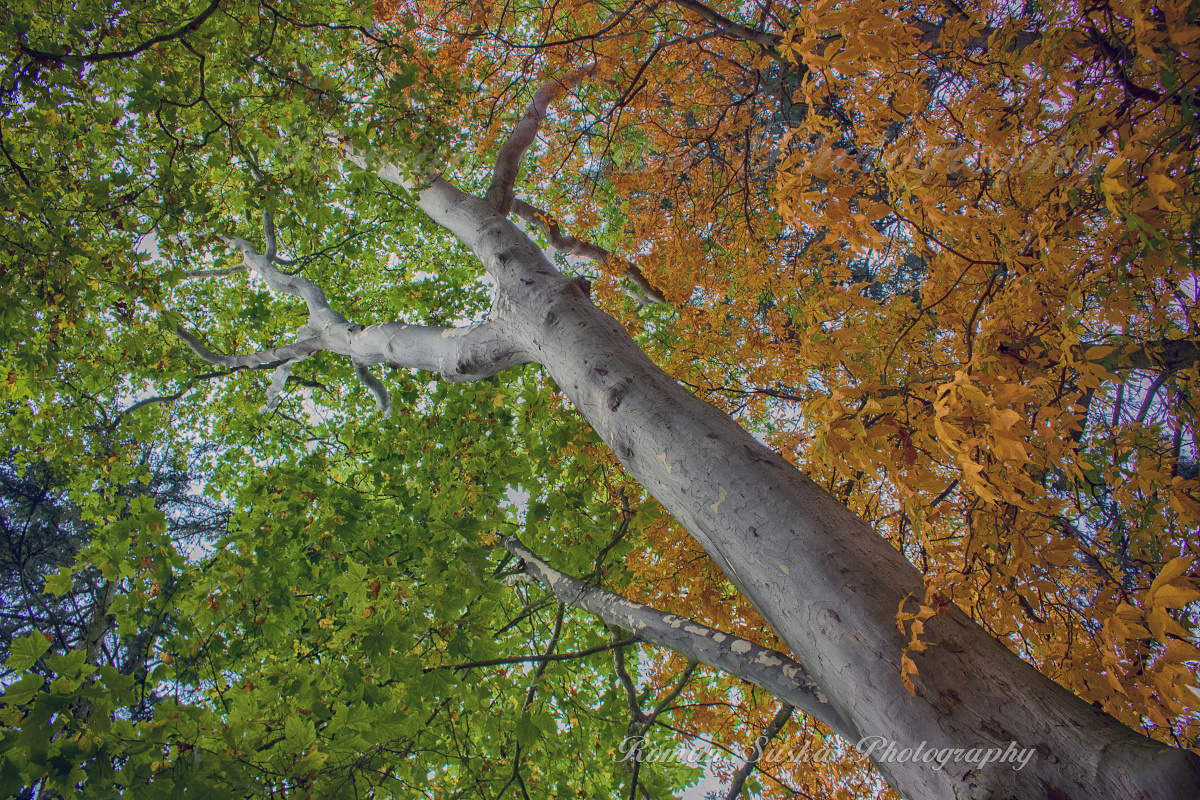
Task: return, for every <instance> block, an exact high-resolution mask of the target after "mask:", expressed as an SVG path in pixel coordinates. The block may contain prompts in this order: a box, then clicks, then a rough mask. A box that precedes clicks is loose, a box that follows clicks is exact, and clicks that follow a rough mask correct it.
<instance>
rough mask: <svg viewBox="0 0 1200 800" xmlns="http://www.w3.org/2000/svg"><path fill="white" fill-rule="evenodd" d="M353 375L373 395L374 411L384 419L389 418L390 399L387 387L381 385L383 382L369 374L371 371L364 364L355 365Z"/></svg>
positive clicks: (390, 409)
mask: <svg viewBox="0 0 1200 800" xmlns="http://www.w3.org/2000/svg"><path fill="white" fill-rule="evenodd" d="M354 374H355V375H357V376H358V379H359V380H360V381H362V382H363V386H366V387H367V388H368V389H370V390H371V394H373V395H375V410H376V411H378V412H379V413H380V414H383V415H384V416H385V417H387V416H391V413H392V398H391V397H390V396H389V395H388V390H387V387H386V386H384V385H383V381H381V380H379V379H378V378H376V377H375V376H374V375H372V374H371V369H370V367H368V366H367V365H366V364H355V365H354Z"/></svg>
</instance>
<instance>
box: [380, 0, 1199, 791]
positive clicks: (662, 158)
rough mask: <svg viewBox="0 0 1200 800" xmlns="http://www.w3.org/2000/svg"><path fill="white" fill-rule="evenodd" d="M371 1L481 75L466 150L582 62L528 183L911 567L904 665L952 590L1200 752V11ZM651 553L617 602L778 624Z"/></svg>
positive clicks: (745, 408) (680, 348)
mask: <svg viewBox="0 0 1200 800" xmlns="http://www.w3.org/2000/svg"><path fill="white" fill-rule="evenodd" d="M380 11H381V13H382V14H385V15H392V16H394V17H408V18H409V19H411V20H412V21H413V22H414V23H415V24H416V25H417V26H418V27H419V28H421V29H423V30H427V31H430V34H429V35H431V36H433V37H434V38H435V39H437V41H438V42H439V44H438V48H439V49H438V51H437V52H438V57H439V58H445V59H454V60H455V61H456V62H457V63H461V64H462V65H463V66H464V68H466V69H470V70H473V71H474V72H475V74H477V75H479V76H480V89H481V93H482V94H481V97H482V98H483V100H482V102H481V104H479V105H477V106H475V109H476V110H477V111H478V110H480V109H482V112H483V113H482V114H480V115H479V116H478V117H477V120H478V124H479V125H481V126H482V127H485V128H486V129H487V131H489V132H490V137H489V136H487V135H485V136H483V137H481V141H482V142H483V143H484V151H485V152H486V148H487V143H488V142H489V141H492V140H494V138H495V137H496V136H498V135H499V134H500V133H501V132H502V131H503V130H504V120H503V118H502V114H503V113H505V112H504V110H505V109H510V108H512V107H513V102H514V101H513V98H514V96H515V94H516V92H518V91H519V89H520V88H521V87H522V86H524V85H528V84H529V83H530V82H532V81H533V80H535V79H536V78H541V77H545V76H548V75H554V74H558V73H560V72H562V71H564V70H566V69H569V68H570V67H571V65H577V64H578V63H581V62H582V61H584V60H591V61H594V62H596V63H597V64H598V65H599V70H598V72H599V77H598V78H597V79H596V80H595V81H593V82H591V83H590V84H587V85H584V86H582V87H580V88H579V89H578V91H577V93H576V95H575V96H574V97H573V98H572V99H570V100H569V101H565V102H564V103H563V104H562V105H560V107H559V108H558V109H556V110H555V111H554V112H553V119H552V120H551V121H550V123H549V124H548V125H547V126H546V135H545V137H544V141H543V143H542V148H541V151H540V156H541V162H540V166H539V167H538V168H537V169H531V170H530V176H529V179H528V180H527V181H526V182H525V184H524V186H523V187H522V191H523V192H524V195H523V196H525V197H527V198H528V199H530V200H531V201H532V202H534V203H535V204H542V205H543V206H544V207H546V208H547V209H548V210H550V211H552V212H553V213H554V214H555V215H556V216H557V217H559V218H560V219H561V220H563V225H564V227H565V228H567V229H569V230H570V232H571V233H572V234H574V235H576V236H579V237H582V238H592V239H594V240H596V241H597V242H599V243H602V244H604V245H605V246H606V247H608V248H609V249H610V250H612V251H614V252H615V253H617V254H619V256H620V258H623V259H628V260H629V261H631V262H633V263H636V264H637V265H638V266H639V267H640V269H641V270H642V272H643V273H644V274H645V275H646V276H647V277H648V278H649V279H650V281H651V282H652V283H653V284H654V285H655V286H656V287H657V288H658V289H660V290H661V291H662V292H663V293H664V294H665V295H666V297H667V299H668V300H669V303H670V306H671V307H670V308H669V309H664V308H662V307H646V308H638V307H636V306H635V305H632V304H629V303H628V302H627V301H625V300H624V298H622V297H621V296H620V295H619V294H617V293H616V292H615V291H614V289H615V288H616V283H617V282H618V281H619V280H620V279H621V275H620V271H619V270H618V269H616V268H615V265H616V263H617V262H618V258H617V257H613V258H611V259H609V261H608V262H606V263H605V264H603V265H601V267H600V274H598V275H594V276H593V277H599V278H601V279H602V285H601V297H603V298H604V299H605V300H607V301H608V302H609V303H610V305H611V306H612V307H616V308H618V309H621V308H623V310H624V313H625V315H626V316H625V320H626V322H627V324H628V325H629V326H630V328H631V330H633V331H636V332H637V334H638V335H639V336H640V337H641V341H642V342H643V344H644V345H645V346H646V347H647V348H648V349H649V350H650V351H651V352H653V353H654V354H655V356H656V357H657V358H658V359H659V360H660V362H662V363H665V364H666V365H668V368H669V369H670V370H671V371H673V372H674V374H675V375H676V376H677V377H678V378H679V379H680V380H682V381H685V382H687V383H689V384H691V385H692V386H693V387H694V389H695V390H696V391H698V392H700V393H701V394H703V395H704V396H706V397H708V398H709V399H711V400H713V401H714V402H717V403H718V404H720V405H722V406H723V407H724V408H726V409H727V410H729V411H731V412H733V413H735V414H736V415H738V416H739V418H740V419H742V420H743V421H744V422H746V423H748V424H750V425H751V426H753V427H755V428H756V429H757V430H760V431H761V432H762V434H763V435H764V436H766V437H768V438H769V439H770V441H771V442H772V443H773V444H774V445H775V446H776V447H778V448H780V449H781V451H782V452H784V453H785V455H786V456H787V457H788V458H789V459H792V460H794V461H795V462H796V463H797V464H799V465H800V466H801V467H802V468H803V469H805V470H806V471H808V472H809V473H810V474H811V475H812V476H813V477H815V478H817V479H818V480H819V481H821V482H822V483H824V484H825V485H826V486H827V487H828V488H829V489H830V490H831V491H832V492H834V493H835V494H836V495H838V496H839V497H841V498H843V499H844V500H845V502H847V503H848V504H849V505H850V506H851V507H852V508H853V509H854V510H856V511H857V512H858V513H860V514H862V515H863V516H865V517H866V518H868V519H870V520H871V521H872V522H873V523H874V525H875V526H876V528H877V529H878V530H879V531H880V533H881V534H882V535H885V536H887V537H888V538H889V539H890V540H891V541H893V542H894V543H895V545H896V547H898V548H900V549H901V550H902V551H903V552H904V553H905V554H907V555H908V556H909V557H910V558H911V560H912V561H913V562H914V563H915V564H916V565H917V566H918V567H920V568H921V569H922V570H923V571H924V573H925V575H926V585H927V592H926V595H925V597H914V598H912V599H911V601H910V603H909V604H908V605H906V606H905V607H904V608H901V609H897V612H898V613H897V624H899V625H902V626H904V628H905V630H908V631H910V632H911V634H912V641H911V645H910V647H911V648H912V649H914V650H919V649H922V648H923V647H925V644H924V643H923V642H922V640H921V631H922V621H923V620H924V619H926V618H928V616H929V615H932V614H935V613H937V611H938V609H939V608H940V607H942V606H944V605H945V604H946V603H949V602H954V603H957V604H958V605H960V606H961V607H962V608H964V609H965V610H967V611H968V612H969V613H970V614H971V615H972V616H974V617H975V618H976V619H977V620H979V621H980V622H981V623H982V624H983V625H985V626H986V627H987V628H988V630H990V631H991V632H992V633H994V634H995V635H996V636H997V637H999V638H1001V639H1003V640H1004V641H1006V642H1007V643H1008V644H1009V646H1010V647H1011V648H1012V649H1013V650H1015V651H1016V652H1017V653H1019V654H1020V655H1021V656H1022V657H1024V658H1026V659H1028V660H1030V661H1031V662H1033V663H1034V664H1035V665H1037V666H1038V667H1039V668H1040V669H1042V670H1043V671H1045V672H1046V673H1047V674H1049V675H1051V676H1053V677H1054V678H1055V679H1056V680H1058V681H1060V682H1061V683H1063V684H1064V685H1066V686H1068V687H1069V688H1071V689H1072V690H1073V691H1075V692H1076V693H1078V694H1079V695H1080V696H1082V697H1084V698H1085V699H1087V700H1089V701H1093V702H1095V703H1097V704H1099V705H1101V706H1102V707H1103V708H1105V709H1106V710H1107V711H1109V712H1110V713H1113V714H1115V715H1116V716H1118V717H1119V718H1120V719H1122V720H1123V721H1125V722H1126V723H1128V724H1130V725H1132V726H1134V727H1137V728H1140V729H1142V730H1144V731H1145V732H1146V733H1148V734H1149V735H1151V736H1154V737H1157V738H1161V739H1163V740H1166V741H1172V742H1177V743H1183V744H1185V745H1189V744H1190V745H1194V744H1195V742H1196V737H1197V735H1198V734H1200V729H1197V727H1196V725H1195V723H1194V722H1193V721H1192V720H1193V719H1194V716H1193V712H1192V710H1193V709H1195V708H1196V707H1197V706H1198V705H1200V698H1197V696H1196V693H1195V691H1194V690H1193V689H1192V688H1191V685H1193V684H1195V683H1196V679H1195V674H1194V670H1193V668H1192V667H1191V666H1189V664H1190V663H1191V662H1193V661H1195V660H1200V650H1197V649H1196V647H1195V646H1194V644H1193V641H1194V636H1193V633H1192V627H1193V625H1194V617H1193V614H1192V613H1191V612H1190V611H1189V610H1188V608H1189V605H1190V604H1191V603H1192V602H1193V601H1195V600H1196V599H1197V598H1200V592H1197V590H1196V580H1195V577H1194V576H1195V575H1196V570H1195V568H1194V557H1195V555H1196V554H1197V552H1196V544H1195V539H1196V535H1195V534H1196V530H1197V526H1198V525H1200V482H1198V481H1197V474H1196V461H1197V450H1196V439H1195V429H1194V424H1195V416H1196V404H1197V401H1198V397H1197V383H1196V382H1197V378H1198V375H1197V356H1198V355H1200V349H1198V346H1197V345H1198V342H1197V334H1198V328H1197V323H1198V322H1200V320H1197V316H1196V315H1197V292H1198V290H1200V287H1198V285H1197V278H1196V274H1195V264H1196V256H1197V253H1196V247H1197V244H1196V232H1197V226H1198V225H1200V221H1198V218H1197V203H1198V202H1200V196H1198V186H1197V164H1196V156H1197V152H1196V148H1197V145H1196V142H1197V138H1198V132H1200V123H1198V121H1197V105H1198V95H1197V91H1198V88H1200V67H1198V63H1197V48H1198V47H1200V27H1197V20H1196V9H1195V7H1194V5H1192V6H1189V5H1188V4H1187V3H1184V2H1156V3H1146V2H1130V3H1110V2H1100V3H1089V4H1080V3H1076V2H1060V3H1055V4H1041V3H1027V4H1025V5H1024V7H1019V6H1013V5H1012V4H1010V3H993V2H982V3H972V4H967V5H961V6H960V5H958V4H955V3H946V4H940V3H939V4H913V3H896V2H889V1H887V0H883V1H881V0H861V1H859V2H831V1H829V0H825V1H824V2H819V3H816V4H811V5H805V6H797V7H792V8H785V7H781V6H779V5H776V4H765V5H756V4H751V5H750V6H745V5H742V6H737V5H735V4H724V5H723V6H708V7H706V6H700V5H698V4H695V3H689V2H679V3H664V4H651V5H642V4H633V5H632V6H630V7H629V8H628V9H625V10H623V11H621V12H619V13H610V12H608V11H606V10H605V9H603V8H601V7H599V6H598V5H594V4H592V3H589V2H572V3H568V4H565V5H564V4H554V5H552V6H538V5H536V4H534V5H529V6H521V7H520V9H519V10H514V8H513V7H511V6H503V7H500V6H494V7H493V6H488V5H474V4H463V5H451V7H450V9H449V10H446V9H445V8H444V7H443V6H440V5H439V6H438V9H437V12H436V13H437V19H436V20H434V18H433V10H432V8H431V7H426V6H422V5H420V4H407V3H403V2H402V3H398V4H385V5H384V6H382V7H381V8H380ZM644 544H645V547H646V548H647V549H646V550H645V551H644V552H642V553H641V554H635V556H633V559H634V560H633V561H632V562H631V567H632V569H633V570H634V573H635V574H636V575H637V577H638V578H639V580H637V581H635V582H634V584H633V585H631V586H630V587H629V591H630V593H631V594H633V595H636V596H637V597H639V599H642V600H645V601H647V602H651V603H657V604H659V605H661V606H663V607H667V608H670V609H672V610H686V611H687V612H688V613H692V614H698V615H700V616H703V617H705V618H706V619H709V620H711V621H713V622H714V623H715V624H719V625H725V626H733V627H738V626H741V627H740V631H741V632H742V633H743V635H748V636H754V635H756V633H757V634H758V635H759V636H760V637H761V636H762V633H761V630H762V628H761V624H760V621H759V620H758V618H757V616H756V615H755V614H754V612H753V610H752V609H750V608H748V607H747V606H746V604H744V603H741V602H739V601H738V599H737V598H736V597H734V596H733V595H732V594H731V593H730V591H729V589H728V588H727V587H728V585H727V584H725V583H724V581H723V580H722V579H721V576H720V575H718V574H716V573H715V570H714V569H713V568H711V566H708V565H707V562H706V560H705V559H703V558H702V557H701V555H700V551H699V550H698V548H696V546H695V545H693V544H691V543H690V541H689V540H687V539H685V538H684V537H683V535H682V534H681V532H680V531H679V530H678V529H677V528H675V527H674V526H672V525H668V524H666V523H663V524H661V525H660V526H658V527H655V528H652V529H651V530H650V531H648V532H647V534H646V537H645V542H644ZM681 565H682V567H681ZM906 663H909V664H911V662H907V661H906ZM913 669H915V667H913ZM669 671H670V670H667V672H669ZM906 680H907V676H906ZM697 699H698V701H699V702H700V705H701V706H703V702H702V700H701V699H700V698H699V697H698V698H697ZM708 699H711V697H709V698H708ZM753 707H754V701H752V700H750V701H747V703H743V704H742V705H741V706H739V707H738V708H737V709H734V710H732V711H725V710H722V711H696V712H694V715H693V717H692V724H693V725H694V726H695V727H694V728H693V729H694V730H705V731H716V730H721V729H722V723H721V721H720V720H721V718H722V715H725V714H732V715H734V716H737V715H743V716H747V717H748V718H749V719H757V720H758V722H757V724H758V725H759V726H765V724H766V719H769V717H770V712H769V711H762V710H759V711H753V710H751V709H752V708H753ZM756 715H757V716H756ZM764 715H765V716H764ZM801 771H802V770H801ZM780 777H781V779H786V776H783V775H781V776H780ZM793 779H798V780H800V781H801V782H804V781H813V780H819V777H814V775H813V774H811V773H808V774H805V775H795V776H793ZM814 785H815V784H814Z"/></svg>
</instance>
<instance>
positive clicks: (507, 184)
mask: <svg viewBox="0 0 1200 800" xmlns="http://www.w3.org/2000/svg"><path fill="white" fill-rule="evenodd" d="M598 66H599V65H598V64H591V65H589V66H586V67H582V68H580V69H577V70H575V71H574V72H572V73H571V74H570V75H567V76H566V77H563V78H552V79H551V80H548V81H546V82H545V83H543V84H542V86H541V88H540V89H538V90H537V91H536V92H534V95H533V99H532V100H530V101H529V108H528V109H526V111H525V116H523V117H522V118H521V120H520V121H519V122H518V123H517V125H516V127H515V128H513V132H512V133H511V134H509V137H508V139H506V140H505V142H504V144H503V145H501V147H500V153H499V155H497V156H496V168H495V170H494V171H493V172H492V183H491V185H490V186H488V190H487V197H486V199H487V202H488V204H489V205H490V206H491V207H492V208H494V209H496V210H497V211H499V212H500V213H501V214H502V215H504V216H508V212H509V211H510V210H511V209H512V203H513V199H514V196H513V187H514V186H515V185H516V182H517V174H518V173H519V172H520V171H521V159H522V158H524V157H525V153H526V152H527V151H528V150H529V148H530V146H531V145H532V144H533V140H534V139H535V138H536V137H537V132H538V128H539V127H540V126H541V124H542V120H543V119H545V118H546V111H547V110H548V109H549V108H550V104H551V103H553V102H554V101H555V100H557V99H558V98H559V97H561V96H562V95H563V93H564V92H566V91H567V90H568V89H570V88H571V87H573V86H575V85H576V84H578V83H579V82H580V81H582V80H583V79H584V78H586V77H588V76H590V75H592V74H593V73H594V72H595V71H596V69H597V67H598Z"/></svg>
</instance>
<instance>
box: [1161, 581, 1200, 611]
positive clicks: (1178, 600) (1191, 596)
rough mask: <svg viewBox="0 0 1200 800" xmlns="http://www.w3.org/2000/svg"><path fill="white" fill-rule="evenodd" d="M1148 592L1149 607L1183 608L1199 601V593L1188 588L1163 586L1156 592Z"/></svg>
mask: <svg viewBox="0 0 1200 800" xmlns="http://www.w3.org/2000/svg"><path fill="white" fill-rule="evenodd" d="M1150 591H1151V594H1150V597H1149V599H1150V603H1151V605H1155V606H1158V607H1159V608H1183V607H1184V606H1186V605H1187V604H1188V603H1190V602H1192V601H1193V600H1200V592H1198V591H1196V590H1195V589H1193V588H1192V587H1190V586H1163V587H1162V588H1160V589H1159V590H1158V591H1154V590H1153V589H1151V590H1150Z"/></svg>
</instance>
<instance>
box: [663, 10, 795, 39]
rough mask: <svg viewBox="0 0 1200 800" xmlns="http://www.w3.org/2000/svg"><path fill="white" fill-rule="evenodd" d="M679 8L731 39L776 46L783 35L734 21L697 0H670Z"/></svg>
mask: <svg viewBox="0 0 1200 800" xmlns="http://www.w3.org/2000/svg"><path fill="white" fill-rule="evenodd" d="M671 1H672V2H673V3H675V5H677V6H679V7H680V8H686V9H687V10H689V11H692V12H694V13H696V14H697V15H699V16H701V17H703V18H704V19H705V20H706V21H707V22H709V23H711V24H712V25H714V26H715V27H717V28H719V29H720V31H721V33H723V34H725V35H726V36H729V37H731V38H733V39H742V40H744V41H747V42H754V43H755V44H760V45H763V46H764V47H778V46H779V44H780V43H781V42H783V37H782V36H778V35H776V34H774V33H767V32H766V31H760V30H755V29H754V28H750V27H747V26H745V25H742V24H741V23H738V22H734V21H733V20H731V19H729V18H728V17H726V16H724V15H722V14H720V13H718V12H717V11H716V10H714V9H712V8H709V7H708V6H706V5H704V4H703V3H700V2H697V0H671Z"/></svg>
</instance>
